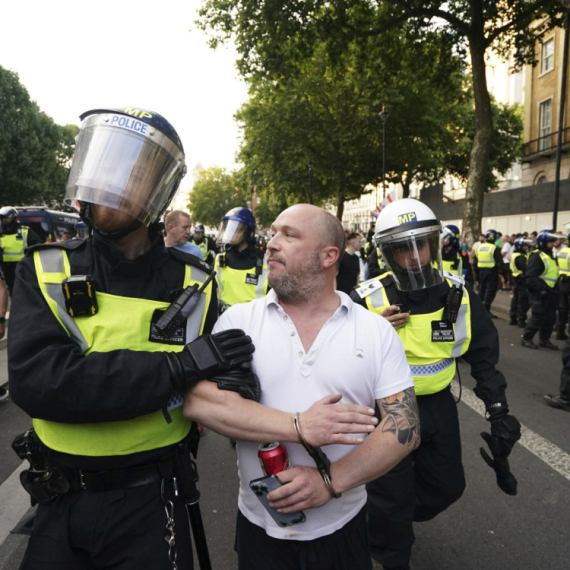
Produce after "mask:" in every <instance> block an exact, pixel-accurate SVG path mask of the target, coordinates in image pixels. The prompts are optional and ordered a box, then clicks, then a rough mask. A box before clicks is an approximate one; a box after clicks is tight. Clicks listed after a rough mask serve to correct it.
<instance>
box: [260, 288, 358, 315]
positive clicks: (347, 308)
mask: <svg viewBox="0 0 570 570" xmlns="http://www.w3.org/2000/svg"><path fill="white" fill-rule="evenodd" d="M335 293H336V296H337V297H338V298H339V299H340V306H339V307H338V308H337V310H336V311H335V314H336V313H338V311H339V310H342V311H344V312H346V313H347V314H350V313H351V312H352V305H353V301H352V299H351V298H350V297H349V296H348V295H347V294H346V293H343V292H342V291H335ZM265 304H266V307H269V306H271V305H273V306H275V307H277V308H278V309H279V310H280V311H283V308H282V307H281V305H280V304H279V299H278V298H277V293H276V292H275V289H270V290H269V291H268V292H267V295H266V296H265Z"/></svg>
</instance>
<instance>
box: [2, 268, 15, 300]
mask: <svg viewBox="0 0 570 570" xmlns="http://www.w3.org/2000/svg"><path fill="white" fill-rule="evenodd" d="M17 264H18V263H17V262H16V263H13V262H10V263H2V273H4V278H5V279H6V285H7V286H8V293H9V294H10V297H11V296H12V291H13V290H14V281H15V280H16V265H17Z"/></svg>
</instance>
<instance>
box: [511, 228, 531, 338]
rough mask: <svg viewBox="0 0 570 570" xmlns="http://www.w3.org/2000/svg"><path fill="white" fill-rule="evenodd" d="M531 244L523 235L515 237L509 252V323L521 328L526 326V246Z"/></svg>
mask: <svg viewBox="0 0 570 570" xmlns="http://www.w3.org/2000/svg"><path fill="white" fill-rule="evenodd" d="M531 245H532V240H531V239H528V238H524V237H519V238H517V239H516V240H515V243H514V251H513V253H512V254H511V262H510V265H511V267H510V270H511V275H512V277H513V298H512V300H511V308H510V312H509V317H510V321H509V324H510V325H517V326H518V327H519V328H521V329H524V328H525V326H526V316H527V313H528V310H529V309H530V301H529V299H528V288H527V284H526V275H525V274H526V265H527V256H528V248H529V247H530V246H531Z"/></svg>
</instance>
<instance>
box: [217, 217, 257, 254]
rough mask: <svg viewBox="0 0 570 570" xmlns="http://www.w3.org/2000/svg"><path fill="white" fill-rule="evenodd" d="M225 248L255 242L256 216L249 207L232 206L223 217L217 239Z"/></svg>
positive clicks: (222, 247)
mask: <svg viewBox="0 0 570 570" xmlns="http://www.w3.org/2000/svg"><path fill="white" fill-rule="evenodd" d="M216 241H217V243H218V245H219V246H220V247H221V249H223V250H226V251H227V250H229V249H231V248H232V247H237V246H239V245H240V244H242V243H244V242H247V243H254V242H255V218H254V217H253V214H252V213H251V211H250V210H248V209H247V208H239V207H238V208H232V209H231V210H230V211H229V212H228V213H227V214H226V215H225V216H224V217H223V218H222V222H221V224H220V229H219V230H218V237H217V239H216Z"/></svg>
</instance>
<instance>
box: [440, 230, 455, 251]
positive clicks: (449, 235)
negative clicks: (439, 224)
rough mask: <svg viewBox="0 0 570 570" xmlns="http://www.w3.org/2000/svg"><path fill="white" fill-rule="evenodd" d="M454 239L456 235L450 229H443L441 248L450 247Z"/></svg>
mask: <svg viewBox="0 0 570 570" xmlns="http://www.w3.org/2000/svg"><path fill="white" fill-rule="evenodd" d="M454 237H455V235H454V234H453V232H452V231H451V230H450V229H449V228H443V230H441V237H440V241H441V246H442V247H445V246H446V245H450V244H451V243H452V241H453V238H454Z"/></svg>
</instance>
